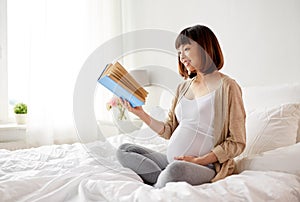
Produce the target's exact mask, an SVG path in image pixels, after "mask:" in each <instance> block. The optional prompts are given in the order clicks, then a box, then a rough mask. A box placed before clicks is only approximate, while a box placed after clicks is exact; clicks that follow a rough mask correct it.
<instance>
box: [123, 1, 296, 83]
mask: <svg viewBox="0 0 300 202" xmlns="http://www.w3.org/2000/svg"><path fill="white" fill-rule="evenodd" d="M121 2H122V12H123V13H122V16H123V32H128V31H133V30H138V29H145V28H154V29H163V30H169V31H173V32H176V33H179V32H180V31H181V30H182V29H183V28H185V27H187V26H191V25H195V24H204V25H207V26H209V27H210V28H211V29H212V30H213V31H214V33H215V34H216V35H217V37H218V39H219V41H220V44H221V46H222V49H223V52H224V56H225V66H224V68H223V70H222V72H224V73H227V74H229V75H230V76H232V77H233V78H235V79H236V80H237V81H238V82H239V83H240V84H241V85H242V86H253V85H271V84H282V83H295V82H299V81H300V79H299V75H300V74H299V73H300V60H299V59H298V57H299V56H300V26H299V25H300V1H299V0H227V1H223V0H186V1H182V0H130V1H129V0H123V1H121ZM167 63H168V62H167ZM169 63H170V64H169V65H170V68H172V69H173V70H174V71H177V66H176V60H170V61H169Z"/></svg>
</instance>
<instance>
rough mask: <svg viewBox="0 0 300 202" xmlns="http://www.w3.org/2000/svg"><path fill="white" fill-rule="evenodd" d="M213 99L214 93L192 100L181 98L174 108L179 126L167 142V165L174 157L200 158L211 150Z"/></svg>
mask: <svg viewBox="0 0 300 202" xmlns="http://www.w3.org/2000/svg"><path fill="white" fill-rule="evenodd" d="M214 98H215V91H213V92H211V93H209V94H206V95H204V96H201V97H199V98H196V99H192V100H190V99H187V98H185V97H184V96H183V97H182V99H181V100H180V102H179V103H178V105H177V106H176V108H175V115H176V118H177V120H178V122H179V125H178V126H177V128H176V129H175V131H174V132H173V134H172V136H171V138H170V141H169V145H168V149H167V157H168V161H169V163H170V162H172V161H174V157H176V156H182V155H189V156H202V155H205V154H207V153H209V152H210V151H211V150H212V149H213V146H214V130H213V121H214V120H213V118H214V100H215V99H214Z"/></svg>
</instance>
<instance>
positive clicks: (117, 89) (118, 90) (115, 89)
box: [98, 65, 145, 107]
mask: <svg viewBox="0 0 300 202" xmlns="http://www.w3.org/2000/svg"><path fill="white" fill-rule="evenodd" d="M108 66H109V65H107V66H106V68H107V67H108ZM106 68H104V70H103V72H102V73H101V75H100V77H99V78H98V82H99V83H100V84H102V85H103V86H104V87H106V88H107V89H108V90H110V91H111V92H112V93H113V94H115V95H116V96H118V97H120V98H122V99H125V100H127V101H128V102H129V103H130V104H131V106H132V107H137V106H142V105H144V104H145V102H143V101H142V100H140V99H138V98H137V97H136V96H134V95H133V94H132V93H130V92H128V91H127V90H126V89H124V88H123V87H122V86H121V85H119V84H118V83H117V82H115V81H114V80H113V79H111V78H110V77H109V75H103V73H104V72H105V70H106Z"/></svg>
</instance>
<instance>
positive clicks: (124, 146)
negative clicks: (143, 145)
mask: <svg viewBox="0 0 300 202" xmlns="http://www.w3.org/2000/svg"><path fill="white" fill-rule="evenodd" d="M131 146H132V144H131V143H124V144H122V145H120V146H119V148H118V149H117V151H116V156H117V159H118V160H119V161H120V159H123V157H124V155H125V154H126V153H127V152H128V151H129V148H130V147H131Z"/></svg>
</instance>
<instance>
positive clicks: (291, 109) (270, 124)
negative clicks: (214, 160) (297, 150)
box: [237, 103, 300, 159]
mask: <svg viewBox="0 0 300 202" xmlns="http://www.w3.org/2000/svg"><path fill="white" fill-rule="evenodd" d="M299 119H300V103H298V104H283V105H280V106H277V107H273V108H265V109H257V110H254V111H252V112H249V113H248V114H247V116H246V148H245V150H244V152H243V153H242V154H241V155H240V156H239V157H238V158H237V159H240V158H243V157H245V156H249V155H252V154H259V153H262V152H265V151H269V150H272V149H276V148H279V147H284V146H288V145H292V144H295V143H296V137H297V130H298V122H299Z"/></svg>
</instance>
